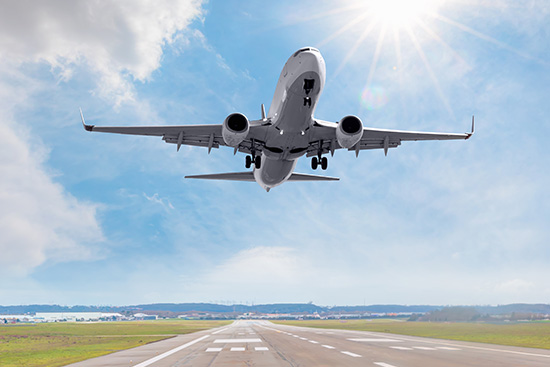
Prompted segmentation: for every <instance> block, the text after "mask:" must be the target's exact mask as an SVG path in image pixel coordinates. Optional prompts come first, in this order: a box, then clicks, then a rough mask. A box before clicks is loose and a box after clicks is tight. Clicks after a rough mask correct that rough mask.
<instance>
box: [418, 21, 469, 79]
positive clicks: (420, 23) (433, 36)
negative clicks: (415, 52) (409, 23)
mask: <svg viewBox="0 0 550 367" xmlns="http://www.w3.org/2000/svg"><path fill="white" fill-rule="evenodd" d="M416 24H418V25H419V26H420V28H422V29H423V30H424V31H425V32H426V33H428V34H429V35H430V36H431V37H432V38H433V39H435V40H436V41H437V42H438V43H439V44H440V45H442V46H443V47H444V48H445V49H447V51H449V52H450V53H452V54H453V56H454V58H455V59H457V60H458V61H459V62H460V63H462V64H464V65H466V66H467V67H468V68H470V64H468V63H467V62H466V60H464V59H463V58H462V56H460V55H459V54H458V52H456V51H455V50H454V49H453V48H452V47H451V46H449V44H447V42H445V41H444V40H443V39H442V38H441V37H440V36H439V35H438V34H437V33H435V32H434V31H433V30H432V29H431V28H430V27H428V25H426V23H424V22H423V21H422V20H421V19H416Z"/></svg>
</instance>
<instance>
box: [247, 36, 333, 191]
mask: <svg viewBox="0 0 550 367" xmlns="http://www.w3.org/2000/svg"><path fill="white" fill-rule="evenodd" d="M325 75H326V67H325V60H324V59H323V57H322V56H321V53H320V52H319V51H318V50H316V49H314V48H309V47H308V48H304V49H301V50H299V51H297V52H296V53H294V54H293V55H292V56H291V57H290V58H289V59H288V61H287V62H286V64H285V66H284V68H283V71H282V72H281V76H280V77H279V81H278V82H277V88H276V89H275V95H274V96H273V101H272V102H271V106H270V108H269V112H268V114H267V118H268V119H269V120H270V121H271V124H272V126H271V127H270V128H269V130H268V131H269V132H268V133H267V134H266V137H265V149H263V151H262V164H261V167H260V168H258V169H256V168H255V169H254V179H255V180H256V182H257V183H258V184H259V185H260V186H261V187H262V188H264V189H265V190H268V191H269V189H271V188H273V187H275V186H278V185H280V184H282V183H284V182H285V181H286V180H288V178H289V177H290V176H291V175H292V172H293V171H294V167H296V163H297V160H298V158H300V157H301V156H303V155H304V154H305V153H306V151H307V148H308V145H309V141H310V139H309V138H310V137H309V133H310V131H311V130H310V128H311V127H312V126H313V121H314V120H313V113H314V111H315V105H316V103H317V100H318V99H319V96H320V95H321V92H322V91H323V87H324V85H325Z"/></svg>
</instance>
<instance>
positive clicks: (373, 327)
mask: <svg viewBox="0 0 550 367" xmlns="http://www.w3.org/2000/svg"><path fill="white" fill-rule="evenodd" d="M275 323H277V324H283V325H293V326H305V327H314V328H323V329H344V330H362V331H377V332H383V333H391V334H401V335H412V336H423V337H429V338H437V339H450V340H462V341H471V342H480V343H491V344H500V345H511V346H517V347H529V348H542V349H550V323H543V322H532V323H531V322H529V323H510V324H489V323H439V322H405V321H404V322H395V321H393V320H373V321H368V320H346V321H343V320H342V321H341V320H304V321H276V322H275Z"/></svg>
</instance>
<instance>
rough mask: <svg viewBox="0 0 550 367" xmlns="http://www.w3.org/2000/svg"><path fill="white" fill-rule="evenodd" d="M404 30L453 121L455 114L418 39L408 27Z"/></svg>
mask: <svg viewBox="0 0 550 367" xmlns="http://www.w3.org/2000/svg"><path fill="white" fill-rule="evenodd" d="M405 30H406V31H407V33H408V35H409V37H410V39H411V42H412V43H413V45H414V48H415V49H416V51H417V52H418V55H419V56H420V58H421V59H422V62H423V63H424V67H425V68H426V70H427V71H428V74H429V75H430V78H431V79H432V82H433V83H434V86H435V89H436V90H437V94H438V96H439V98H440V99H441V101H442V102H443V104H444V105H445V108H446V109H447V112H448V113H449V115H451V117H452V118H453V119H455V114H454V112H453V110H452V108H451V105H450V104H449V102H448V101H447V98H446V97H445V94H443V91H442V89H441V86H440V85H439V80H438V79H437V77H436V76H435V74H434V72H433V69H432V67H431V66H430V63H429V61H428V59H427V58H426V55H425V54H424V51H423V50H422V47H421V46H420V43H419V42H418V39H417V38H416V36H415V35H414V33H413V31H412V30H411V29H410V28H409V27H406V28H405Z"/></svg>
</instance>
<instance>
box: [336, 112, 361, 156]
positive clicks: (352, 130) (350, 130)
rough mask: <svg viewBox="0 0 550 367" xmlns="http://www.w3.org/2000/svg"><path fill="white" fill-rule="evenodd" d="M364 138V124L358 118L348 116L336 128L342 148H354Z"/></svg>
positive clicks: (337, 137)
mask: <svg viewBox="0 0 550 367" xmlns="http://www.w3.org/2000/svg"><path fill="white" fill-rule="evenodd" d="M361 137H363V123H362V122H361V120H360V119H359V117H356V116H346V117H344V118H343V119H341V120H340V122H339V123H338V127H337V128H336V139H337V140H338V144H340V146H341V147H342V148H346V149H349V148H351V147H353V146H354V145H355V144H357V142H358V141H359V140H361Z"/></svg>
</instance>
